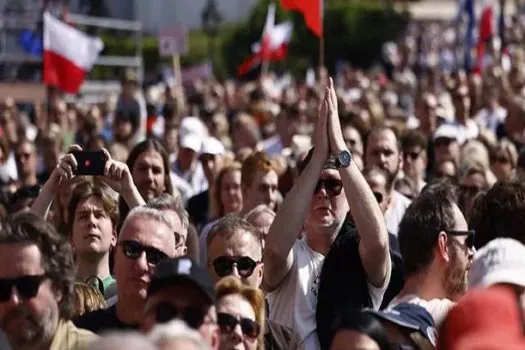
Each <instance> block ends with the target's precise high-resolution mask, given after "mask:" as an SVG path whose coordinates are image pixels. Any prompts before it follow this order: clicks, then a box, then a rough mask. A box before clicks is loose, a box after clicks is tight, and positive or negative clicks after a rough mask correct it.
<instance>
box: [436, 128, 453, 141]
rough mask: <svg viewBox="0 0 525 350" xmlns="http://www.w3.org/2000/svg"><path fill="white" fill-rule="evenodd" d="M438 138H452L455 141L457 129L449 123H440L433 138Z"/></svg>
mask: <svg viewBox="0 0 525 350" xmlns="http://www.w3.org/2000/svg"><path fill="white" fill-rule="evenodd" d="M439 138H447V139H453V140H456V141H459V140H458V130H457V129H456V128H455V127H454V126H453V125H450V124H443V125H440V126H439V127H438V128H437V130H436V132H435V133H434V140H436V139H439Z"/></svg>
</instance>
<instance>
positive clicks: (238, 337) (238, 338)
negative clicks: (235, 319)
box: [231, 323, 243, 344]
mask: <svg viewBox="0 0 525 350" xmlns="http://www.w3.org/2000/svg"><path fill="white" fill-rule="evenodd" d="M231 334H232V338H233V341H234V344H238V343H240V342H242V340H243V334H242V329H241V324H240V323H237V325H236V326H235V328H234V329H233V331H232V333H231Z"/></svg>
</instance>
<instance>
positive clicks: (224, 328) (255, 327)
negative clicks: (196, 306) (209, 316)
mask: <svg viewBox="0 0 525 350" xmlns="http://www.w3.org/2000/svg"><path fill="white" fill-rule="evenodd" d="M217 324H218V325H219V328H220V330H221V333H231V332H233V330H234V329H235V327H237V325H238V324H240V325H241V330H242V334H244V335H245V336H246V337H248V338H251V339H256V338H257V337H258V336H259V333H260V331H261V326H259V324H258V323H257V322H256V321H254V320H250V319H249V318H244V317H235V316H233V315H230V314H227V313H224V312H219V313H217Z"/></svg>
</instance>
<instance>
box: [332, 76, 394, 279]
mask: <svg viewBox="0 0 525 350" xmlns="http://www.w3.org/2000/svg"><path fill="white" fill-rule="evenodd" d="M328 91H329V96H330V97H329V101H328V134H329V140H330V152H331V154H332V155H334V156H337V155H339V154H340V153H341V152H342V151H345V150H347V148H346V145H345V142H344V139H343V134H342V132H341V124H340V122H339V114H338V112H337V111H338V109H337V108H338V107H337V96H336V93H335V89H334V83H333V80H332V79H331V78H330V82H329V87H328ZM339 172H340V174H341V179H342V181H343V187H344V189H345V193H346V198H347V201H348V205H349V206H350V211H351V213H352V217H353V218H354V221H355V224H356V228H357V232H358V233H359V236H360V244H359V254H360V255H361V261H362V262H363V266H364V268H365V272H366V274H367V278H368V281H369V282H370V283H372V284H373V285H374V286H376V287H380V286H382V285H383V283H384V281H385V278H386V276H387V274H388V270H387V269H388V268H389V266H390V264H389V260H390V253H389V248H388V231H387V229H386V224H385V220H384V218H383V214H382V213H381V209H380V208H379V204H378V203H377V200H376V198H375V196H374V194H373V193H372V190H371V189H370V186H368V183H367V182H366V180H365V178H364V177H363V175H362V174H361V172H360V171H359V168H358V167H357V165H356V164H355V163H354V162H352V163H351V164H350V166H348V167H346V168H341V169H340V170H339Z"/></svg>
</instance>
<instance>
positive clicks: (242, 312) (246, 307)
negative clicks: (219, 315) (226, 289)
mask: <svg viewBox="0 0 525 350" xmlns="http://www.w3.org/2000/svg"><path fill="white" fill-rule="evenodd" d="M217 312H226V313H229V314H232V315H233V316H241V317H247V318H250V319H255V311H254V310H253V307H252V305H251V304H250V303H249V302H248V300H246V299H245V298H244V297H243V296H241V295H239V294H230V295H226V296H224V297H222V298H221V299H219V301H218V303H217Z"/></svg>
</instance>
